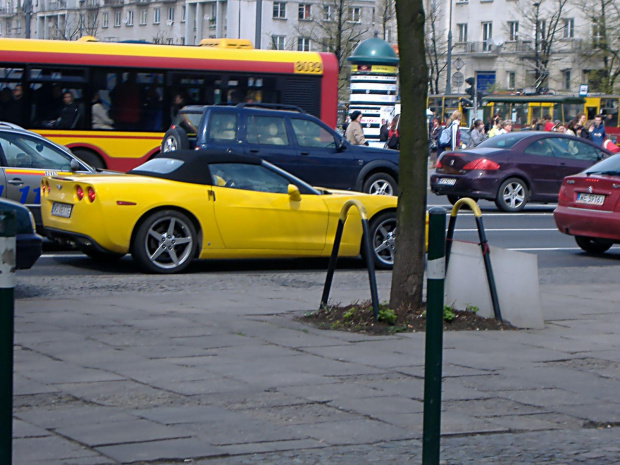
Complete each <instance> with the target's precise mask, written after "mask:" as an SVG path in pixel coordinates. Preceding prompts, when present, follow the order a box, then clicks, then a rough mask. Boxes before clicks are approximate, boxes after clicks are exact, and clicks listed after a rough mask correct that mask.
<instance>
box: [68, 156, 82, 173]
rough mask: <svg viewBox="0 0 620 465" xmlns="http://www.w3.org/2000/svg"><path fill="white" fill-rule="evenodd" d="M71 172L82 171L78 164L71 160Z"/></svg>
mask: <svg viewBox="0 0 620 465" xmlns="http://www.w3.org/2000/svg"><path fill="white" fill-rule="evenodd" d="M70 167H71V171H82V170H83V169H84V167H83V166H82V165H80V162H79V161H77V160H74V159H71V164H70Z"/></svg>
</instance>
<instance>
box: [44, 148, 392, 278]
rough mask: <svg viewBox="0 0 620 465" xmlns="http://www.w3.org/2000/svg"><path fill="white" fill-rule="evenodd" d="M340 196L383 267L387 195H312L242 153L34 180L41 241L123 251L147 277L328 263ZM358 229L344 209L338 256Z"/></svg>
mask: <svg viewBox="0 0 620 465" xmlns="http://www.w3.org/2000/svg"><path fill="white" fill-rule="evenodd" d="M349 199H357V200H359V201H360V202H361V203H362V204H363V205H364V207H365V209H366V213H367V215H368V219H369V231H370V238H371V241H372V242H371V248H372V249H373V250H374V252H373V256H374V257H373V258H374V262H375V265H376V266H377V267H378V268H391V266H392V263H393V258H394V234H395V232H396V229H395V228H396V200H397V199H396V197H388V196H383V195H376V196H375V195H367V194H361V193H357V192H344V191H328V190H323V189H316V188H313V187H312V186H310V185H308V184H306V183H305V182H303V181H301V180H300V179H297V178H295V177H294V176H292V175H291V174H289V173H287V172H285V171H283V170H281V169H279V168H277V167H275V166H273V165H271V164H269V163H267V162H265V161H263V160H261V159H259V158H256V157H252V156H247V155H233V154H229V153H224V152H215V151H195V150H191V151H190V150H181V151H177V152H166V153H162V154H160V155H158V156H156V157H155V158H153V159H152V160H149V161H148V162H146V163H144V164H143V165H141V166H138V167H137V168H135V169H134V170H132V171H130V172H128V173H127V174H121V173H119V174H110V173H105V174H74V175H70V176H50V177H45V178H43V179H42V182H41V214H42V217H43V225H44V226H45V230H46V233H47V235H48V236H49V237H50V238H52V239H54V238H62V239H69V240H72V241H73V242H75V243H76V244H77V246H78V247H79V248H80V250H82V251H83V252H84V253H86V254H87V255H89V256H91V257H93V258H96V259H114V258H120V257H122V256H123V255H125V254H127V253H131V254H132V256H133V258H134V260H136V262H137V263H138V264H139V265H140V267H141V268H142V269H143V270H144V271H146V272H150V273H175V272H180V271H182V270H184V269H185V268H186V267H187V266H188V265H189V264H190V263H191V261H192V260H193V259H194V258H202V259H209V258H213V259H222V258H225V259H228V258H276V257H328V256H329V255H330V254H331V250H332V244H333V241H334V235H335V233H336V227H337V225H338V217H339V215H340V210H341V208H342V206H343V204H344V203H345V202H346V201H347V200H349ZM361 245H362V225H361V221H360V216H359V213H358V212H357V210H356V209H355V208H351V209H350V210H349V218H348V219H347V221H346V223H345V228H344V233H343V236H342V242H341V245H340V249H339V255H340V256H347V257H355V256H358V255H359V254H360V249H361Z"/></svg>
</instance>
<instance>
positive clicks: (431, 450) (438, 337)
mask: <svg viewBox="0 0 620 465" xmlns="http://www.w3.org/2000/svg"><path fill="white" fill-rule="evenodd" d="M445 251H446V210H444V209H443V208H437V207H435V208H431V209H430V210H429V231H428V257H427V265H426V351H425V357H424V426H423V433H422V465H439V440H440V435H441V365H442V358H443V357H442V351H443V295H444V281H445V274H446V273H445Z"/></svg>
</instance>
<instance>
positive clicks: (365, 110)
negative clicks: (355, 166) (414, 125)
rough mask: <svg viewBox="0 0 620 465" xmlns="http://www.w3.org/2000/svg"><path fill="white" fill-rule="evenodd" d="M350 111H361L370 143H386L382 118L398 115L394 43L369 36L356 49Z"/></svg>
mask: <svg viewBox="0 0 620 465" xmlns="http://www.w3.org/2000/svg"><path fill="white" fill-rule="evenodd" d="M347 61H349V62H350V63H351V88H350V96H349V112H352V111H354V110H359V111H361V112H362V115H363V121H362V128H363V130H364V137H365V138H366V139H367V140H368V143H369V144H370V145H371V146H375V147H383V144H384V142H382V141H380V140H379V130H380V128H381V124H382V120H384V119H385V120H387V121H388V123H389V122H390V121H391V120H392V118H394V116H395V105H396V94H397V88H398V82H397V80H398V78H397V74H398V56H397V55H396V52H395V51H394V49H393V48H392V46H391V45H390V44H389V43H387V42H386V41H385V40H382V39H378V38H376V37H374V38H372V39H366V40H364V41H362V42H360V44H359V45H358V46H357V47H356V48H355V50H353V53H352V54H351V56H350V57H348V58H347Z"/></svg>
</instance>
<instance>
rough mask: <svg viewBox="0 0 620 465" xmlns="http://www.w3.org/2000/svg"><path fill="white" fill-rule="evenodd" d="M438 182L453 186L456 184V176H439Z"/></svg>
mask: <svg viewBox="0 0 620 465" xmlns="http://www.w3.org/2000/svg"><path fill="white" fill-rule="evenodd" d="M439 184H443V185H444V186H454V185H455V184H456V178H441V179H439Z"/></svg>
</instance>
